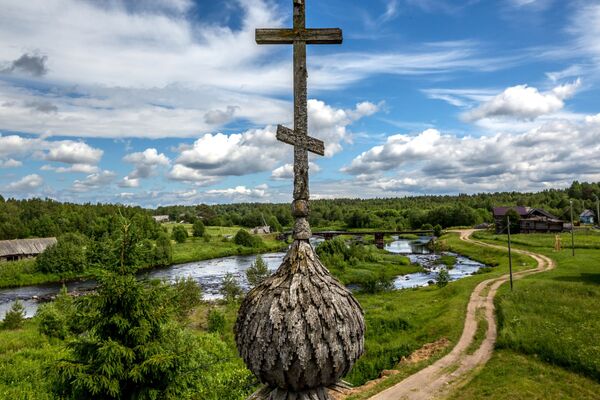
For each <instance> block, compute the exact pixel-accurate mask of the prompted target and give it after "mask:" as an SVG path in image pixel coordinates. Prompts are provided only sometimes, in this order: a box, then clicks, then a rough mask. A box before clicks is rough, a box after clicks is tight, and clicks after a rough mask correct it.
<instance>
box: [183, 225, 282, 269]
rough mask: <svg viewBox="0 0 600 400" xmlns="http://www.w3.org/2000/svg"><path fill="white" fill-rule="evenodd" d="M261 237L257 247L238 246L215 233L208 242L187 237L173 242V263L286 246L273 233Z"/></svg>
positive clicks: (261, 251)
mask: <svg viewBox="0 0 600 400" xmlns="http://www.w3.org/2000/svg"><path fill="white" fill-rule="evenodd" d="M236 232H237V231H236ZM261 238H262V240H263V243H264V245H263V246H262V247H259V248H254V247H244V246H239V245H237V244H235V243H234V242H233V241H232V240H225V239H224V238H223V236H216V235H213V236H210V240H209V241H208V242H207V241H206V240H205V239H204V238H193V237H192V238H188V240H187V241H186V242H185V243H173V264H182V263H187V262H193V261H200V260H208V259H211V258H218V257H228V256H235V255H249V254H259V253H268V252H271V251H280V250H284V249H285V248H287V244H286V243H284V242H280V241H278V240H276V239H275V235H264V236H261Z"/></svg>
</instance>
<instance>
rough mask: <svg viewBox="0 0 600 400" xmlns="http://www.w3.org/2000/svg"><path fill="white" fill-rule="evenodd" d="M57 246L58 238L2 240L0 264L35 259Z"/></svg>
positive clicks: (0, 244)
mask: <svg viewBox="0 0 600 400" xmlns="http://www.w3.org/2000/svg"><path fill="white" fill-rule="evenodd" d="M54 244H56V238H54V237H51V238H38V239H17V240H0V262H2V261H17V260H21V259H23V258H31V257H35V256H37V255H38V254H40V253H42V252H43V251H44V250H46V248H48V247H49V246H52V245H54Z"/></svg>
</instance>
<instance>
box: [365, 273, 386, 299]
mask: <svg viewBox="0 0 600 400" xmlns="http://www.w3.org/2000/svg"><path fill="white" fill-rule="evenodd" d="M360 287H361V290H362V291H363V292H365V293H370V294H373V293H380V292H389V291H391V290H394V278H393V277H386V276H385V275H383V274H380V275H379V276H374V275H372V276H369V277H367V278H365V279H364V280H363V281H362V282H361V283H360Z"/></svg>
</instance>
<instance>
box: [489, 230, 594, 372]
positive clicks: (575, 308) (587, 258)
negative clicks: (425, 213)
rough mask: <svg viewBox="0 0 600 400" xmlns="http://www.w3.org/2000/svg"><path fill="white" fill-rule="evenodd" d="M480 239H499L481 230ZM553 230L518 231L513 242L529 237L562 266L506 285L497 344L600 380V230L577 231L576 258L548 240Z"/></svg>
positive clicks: (500, 297)
mask: <svg viewBox="0 0 600 400" xmlns="http://www.w3.org/2000/svg"><path fill="white" fill-rule="evenodd" d="M478 237H479V238H480V239H483V240H486V241H489V242H492V243H498V240H500V238H497V237H495V235H492V234H487V233H478ZM553 238H554V236H553V235H540V234H536V235H531V236H528V235H519V243H515V247H524V246H523V245H522V244H521V243H527V242H528V241H531V243H533V244H534V246H527V247H535V251H538V252H540V253H544V254H546V255H547V256H549V257H552V258H553V259H555V260H556V262H557V265H558V267H557V268H556V269H555V270H553V271H549V272H546V273H543V274H538V275H534V276H531V277H528V278H525V279H523V280H521V281H517V282H515V291H514V292H512V293H511V292H510V291H509V290H507V288H505V287H503V288H502V289H501V290H500V291H499V295H498V297H497V300H496V306H497V309H498V321H499V335H498V347H501V348H507V349H512V350H515V351H519V352H522V353H525V354H532V355H536V356H537V357H539V359H540V360H543V361H546V362H550V363H553V364H556V365H560V366H563V367H565V368H568V369H570V370H571V371H573V372H577V373H583V374H586V375H588V376H590V377H592V378H593V379H596V380H597V381H599V382H600V346H598V343H600V318H599V315H600V314H599V313H598V302H599V299H600V265H599V264H600V263H599V261H598V260H600V251H598V250H595V246H598V247H599V248H600V235H598V234H596V233H593V232H587V233H583V232H579V234H578V238H577V240H578V242H579V243H580V246H583V248H577V249H576V256H575V257H572V255H571V251H570V249H563V250H562V251H561V252H554V251H553V250H552V248H550V249H548V248H547V247H546V246H545V245H543V244H544V243H547V242H548V241H549V240H554V239H553Z"/></svg>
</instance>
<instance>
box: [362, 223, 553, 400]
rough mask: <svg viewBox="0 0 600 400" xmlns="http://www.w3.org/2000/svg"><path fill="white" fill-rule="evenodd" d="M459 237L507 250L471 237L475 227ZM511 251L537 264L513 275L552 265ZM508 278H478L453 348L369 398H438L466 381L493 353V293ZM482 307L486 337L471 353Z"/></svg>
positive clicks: (541, 259)
mask: <svg viewBox="0 0 600 400" xmlns="http://www.w3.org/2000/svg"><path fill="white" fill-rule="evenodd" d="M455 232H458V233H459V234H460V239H461V240H464V241H466V242H470V243H475V244H477V245H480V246H485V247H492V248H497V249H502V250H506V248H505V247H503V246H496V245H492V244H488V243H484V242H480V241H477V240H473V239H471V235H472V234H473V232H475V230H474V229H469V230H460V231H455ZM513 252H514V253H520V254H525V255H528V256H530V257H533V258H534V259H535V260H536V261H537V263H538V265H537V267H536V268H534V269H529V270H526V271H521V272H516V273H513V279H520V278H522V277H524V276H527V275H531V274H537V273H540V272H544V271H548V270H550V269H552V268H554V267H555V263H554V261H553V260H551V259H550V258H548V257H546V256H544V255H541V254H537V253H533V252H530V251H525V250H518V249H513ZM509 279H510V277H509V275H503V276H501V277H499V278H494V279H488V280H485V281H483V282H481V283H480V284H479V285H477V287H476V288H475V290H474V291H473V293H471V298H470V300H469V304H468V306H467V315H466V318H465V327H464V329H463V333H462V336H461V337H460V339H459V341H458V343H457V344H456V346H455V347H454V348H453V349H452V351H451V352H450V353H449V354H447V355H446V356H444V357H443V358H441V359H440V360H438V361H436V362H435V363H433V364H432V365H430V366H429V367H427V368H425V369H422V370H421V371H419V372H417V373H416V374H414V375H411V376H409V377H408V378H406V379H404V380H403V381H402V382H400V383H398V384H397V385H395V386H392V387H391V388H389V389H386V390H385V391H383V392H381V393H379V394H377V395H375V396H373V397H371V400H401V399H439V398H445V397H447V396H448V395H450V394H451V393H452V392H453V391H455V390H457V389H459V388H460V387H461V386H463V385H464V384H466V383H467V382H468V381H469V380H470V379H471V378H472V377H473V376H474V373H475V372H476V371H477V370H478V369H480V368H482V367H483V366H484V365H485V363H486V362H487V361H488V360H489V359H490V357H491V356H492V352H493V349H494V344H495V343H496V336H497V327H496V319H495V317H494V296H496V292H497V290H498V288H499V287H500V285H502V284H503V283H505V282H506V281H508V280H509ZM479 309H483V311H484V313H485V318H486V320H487V323H488V330H487V333H486V336H485V339H484V340H483V342H482V343H481V345H480V346H479V348H478V349H477V350H476V351H475V352H474V353H472V354H467V349H468V348H469V346H470V345H471V343H472V342H473V339H474V336H475V332H476V331H477V310H479Z"/></svg>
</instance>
